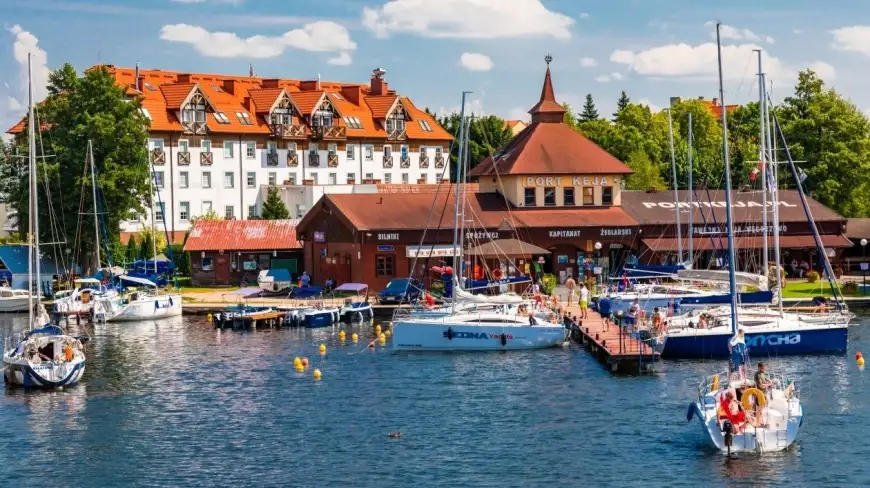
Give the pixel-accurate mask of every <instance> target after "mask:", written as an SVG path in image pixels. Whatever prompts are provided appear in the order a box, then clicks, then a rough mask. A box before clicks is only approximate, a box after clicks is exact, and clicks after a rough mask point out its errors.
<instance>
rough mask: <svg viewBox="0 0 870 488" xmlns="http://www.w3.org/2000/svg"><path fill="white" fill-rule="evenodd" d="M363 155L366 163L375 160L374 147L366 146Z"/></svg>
mask: <svg viewBox="0 0 870 488" xmlns="http://www.w3.org/2000/svg"><path fill="white" fill-rule="evenodd" d="M365 155H366V161H374V160H375V146H373V145H371V144H366V146H365Z"/></svg>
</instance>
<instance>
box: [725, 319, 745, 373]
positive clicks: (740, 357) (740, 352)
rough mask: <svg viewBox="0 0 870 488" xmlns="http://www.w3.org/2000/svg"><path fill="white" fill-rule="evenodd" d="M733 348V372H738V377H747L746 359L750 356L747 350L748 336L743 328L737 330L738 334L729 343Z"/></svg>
mask: <svg viewBox="0 0 870 488" xmlns="http://www.w3.org/2000/svg"><path fill="white" fill-rule="evenodd" d="M729 347H730V349H731V372H732V373H737V375H738V379H740V380H745V379H746V359H747V357H748V354H747V351H746V337H745V336H744V333H743V329H740V330H738V331H737V335H736V336H734V337H733V338H732V339H731V342H730V343H729Z"/></svg>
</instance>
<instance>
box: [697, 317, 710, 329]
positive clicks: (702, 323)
mask: <svg viewBox="0 0 870 488" xmlns="http://www.w3.org/2000/svg"><path fill="white" fill-rule="evenodd" d="M707 325H708V324H707V314H705V313H702V314H701V316H700V317H698V328H699V329H706V328H707Z"/></svg>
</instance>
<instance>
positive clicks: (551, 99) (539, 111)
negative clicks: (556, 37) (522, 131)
mask: <svg viewBox="0 0 870 488" xmlns="http://www.w3.org/2000/svg"><path fill="white" fill-rule="evenodd" d="M544 60H545V61H546V62H547V74H545V75H544V86H543V88H541V100H540V101H539V102H538V103H537V105H535V106H534V107H532V109H531V110H529V113H530V114H532V123H534V122H551V123H559V122H562V119H563V117H564V115H565V112H566V110H565V109H564V108H562V106H561V105H559V102H557V101H556V93H555V91H554V90H553V80H552V79H551V78H550V63H551V62H552V61H553V56H551V55H549V54H548V55H547V56H546V57H545V58H544Z"/></svg>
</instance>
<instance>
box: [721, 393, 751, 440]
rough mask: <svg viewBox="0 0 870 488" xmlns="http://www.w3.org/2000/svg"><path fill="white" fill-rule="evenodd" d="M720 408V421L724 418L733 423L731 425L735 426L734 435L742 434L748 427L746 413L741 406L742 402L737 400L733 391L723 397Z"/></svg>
mask: <svg viewBox="0 0 870 488" xmlns="http://www.w3.org/2000/svg"><path fill="white" fill-rule="evenodd" d="M719 407H720V410H719V417H720V419H721V418H723V417H724V419H727V420H729V421H731V425H733V426H734V433H735V434H742V433H743V427H744V426H745V425H746V413H745V412H744V411H743V408H742V407H741V406H740V401H739V400H737V398H736V395H735V393H734V392H733V391H731V390H728V391H727V392H725V394H724V395H722V400H721V401H720V403H719Z"/></svg>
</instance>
